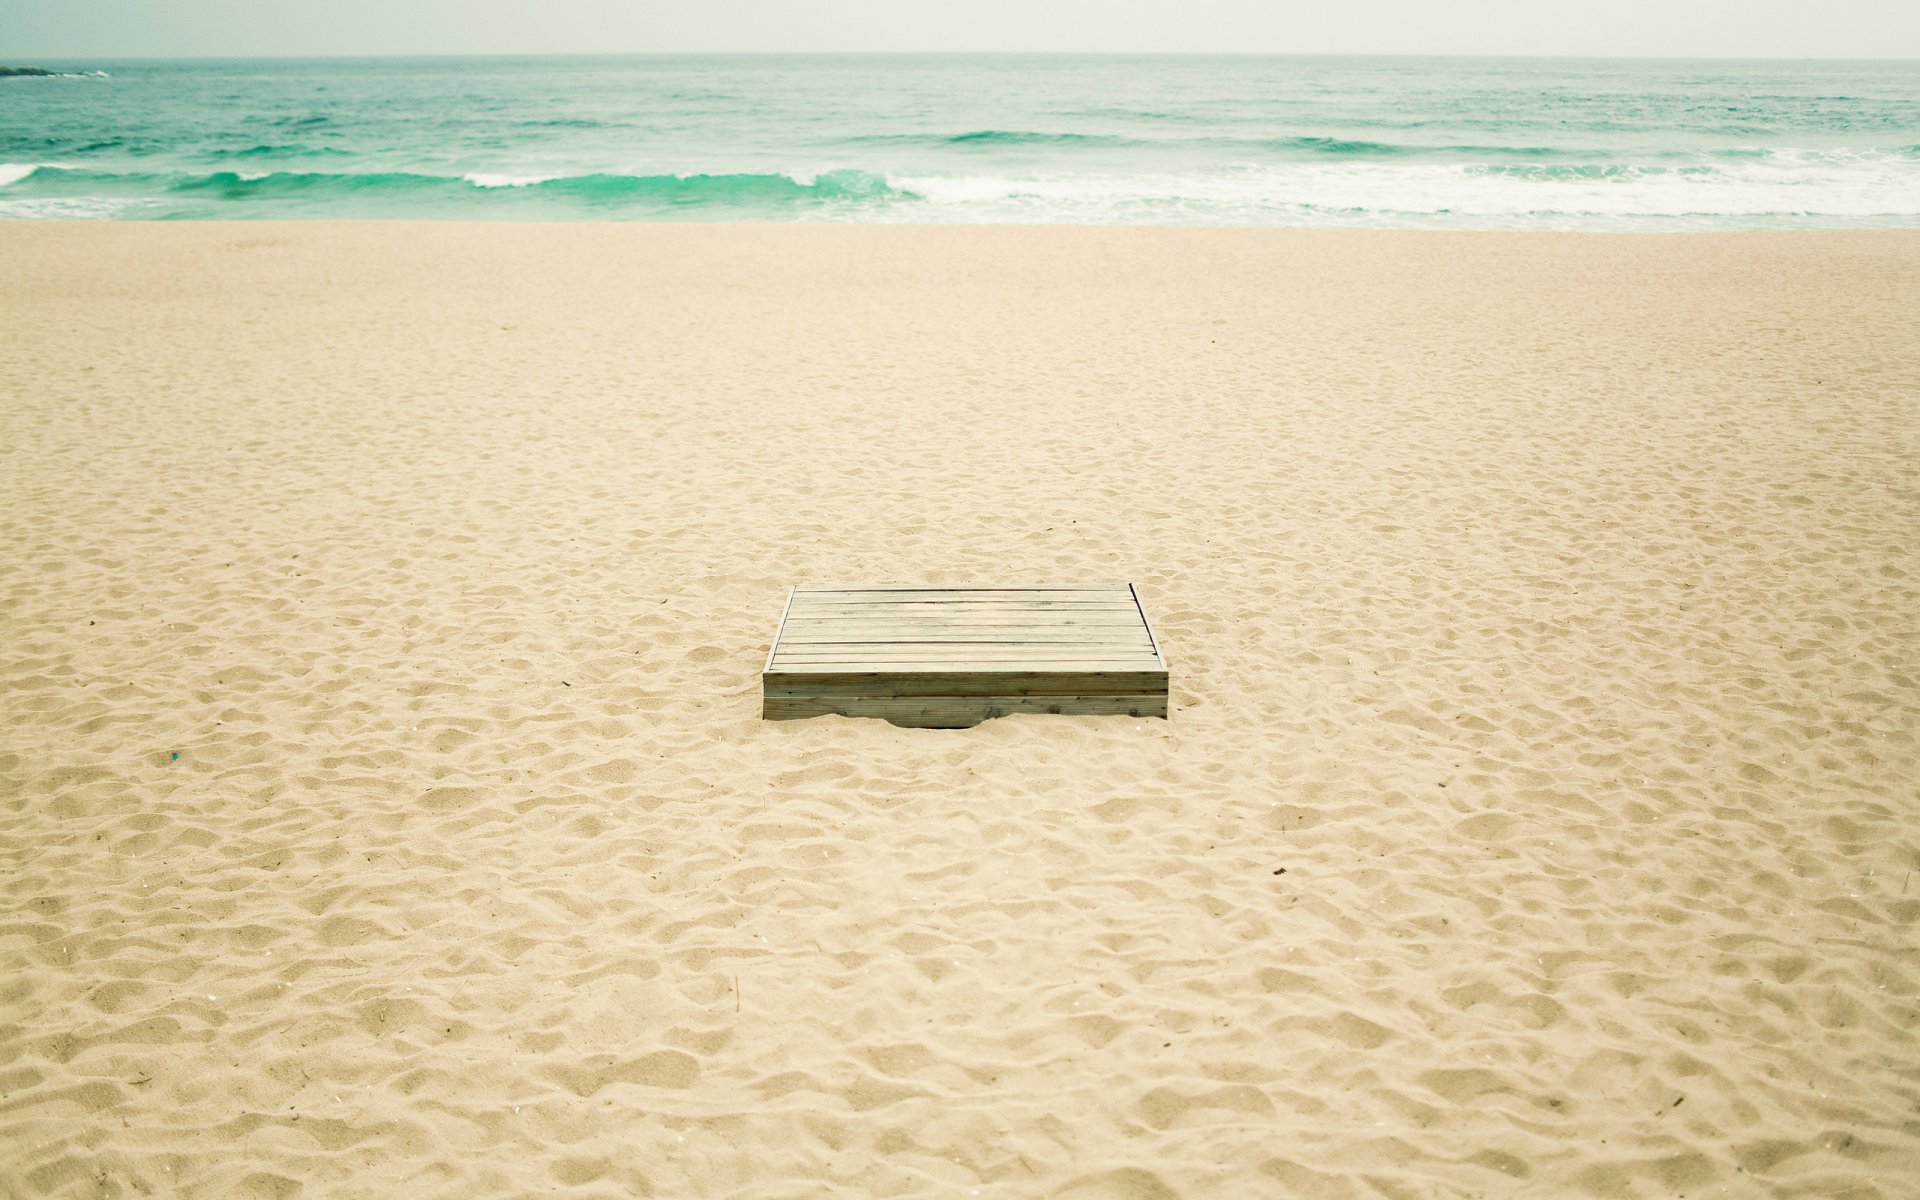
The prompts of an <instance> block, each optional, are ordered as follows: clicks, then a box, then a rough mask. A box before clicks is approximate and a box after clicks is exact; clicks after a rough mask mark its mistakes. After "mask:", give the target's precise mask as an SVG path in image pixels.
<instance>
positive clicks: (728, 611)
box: [0, 223, 1920, 1200]
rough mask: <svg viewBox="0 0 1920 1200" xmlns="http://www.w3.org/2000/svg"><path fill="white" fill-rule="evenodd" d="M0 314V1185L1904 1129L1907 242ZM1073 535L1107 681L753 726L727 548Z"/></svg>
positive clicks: (583, 273)
mask: <svg viewBox="0 0 1920 1200" xmlns="http://www.w3.org/2000/svg"><path fill="white" fill-rule="evenodd" d="M0 329H4V333H0V379H4V381H5V382H4V384H0V386H3V387H4V388H5V390H6V395H5V401H4V406H0V530H4V543H3V544H0V555H3V558H0V645H4V648H5V653H4V655H3V656H0V704H4V712H3V713H0V716H4V720H5V730H4V733H3V734H0V737H3V738H4V746H3V747H0V910H3V911H4V917H0V1194H3V1195H5V1196H9V1197H12V1196H33V1195H42V1194H51V1195H59V1196H75V1197H78V1196H96V1195H97V1196H105V1197H117V1196H138V1195H147V1194H162V1195H191V1196H275V1197H285V1196H292V1195H309V1196H313V1195H327V1196H366V1197H390V1196H402V1195H404V1196H446V1197H467V1196H495V1195H536V1194H537V1195H548V1194H561V1195H575V1196H608V1197H613V1196H621V1197H624V1196H636V1195H638V1196H645V1195H652V1196H658V1197H709V1196H715V1197H718V1196H738V1197H812V1196H847V1197H854V1196H991V1197H1041V1196H1061V1197H1069V1198H1072V1200H1119V1198H1128V1200H1167V1198H1170V1197H1184V1198H1195V1200H1197V1198H1201V1197H1223V1196H1234V1197H1241V1196H1302V1197H1316V1198H1318V1197H1330V1198H1341V1197H1368V1198H1371V1197H1425V1196H1602V1197H1616V1196H1627V1197H1640V1196H1660V1197H1665V1196H1671V1195H1682V1194H1684V1195H1687V1196H1695V1195H1724V1196H1735V1197H1745V1196H1814V1195H1817V1196H1846V1197H1885V1198H1887V1200H1895V1198H1898V1197H1906V1196H1913V1195H1915V1194H1916V1192H1915V1189H1916V1187H1917V1186H1920V1185H1916V1183H1915V1180H1916V1179H1920V998H1917V997H1916V988H1917V987H1920V949H1917V947H1920V939H1916V936H1915V919H1916V916H1920V879H1914V878H1912V876H1913V875H1914V874H1915V873H1916V869H1920V796H1917V791H1920V785H1917V784H1916V780H1920V745H1916V730H1917V729H1920V616H1917V615H1916V614H1920V549H1917V547H1920V483H1917V482H1916V481H1917V479H1920V433H1917V430H1920V236H1916V235H1912V234H1897V233H1893V234H1824V235H1822V234H1787V235H1770V234H1750V235H1743V234H1727V235H1690V236H1676V237H1662V236H1644V235H1641V236H1576V235H1551V234H1538V235H1525V234H1521V235H1510V234H1498V235H1492V234H1489V235H1478V234H1438V233H1404V234H1402V233H1379V234H1371V233H1354V232H1339V233H1336V232H1311V231H1264V232H1260V231H1205V230H1176V229H1153V230H1134V229H1111V228H1110V229H1093V228H1077V229H1070V228H1046V229H1019V228H946V229H939V228H882V227H802V226H785V227H733V228H728V227H696V226H687V227H673V226H660V225H651V226H626V227H621V226H590V225H564V226H563V225H556V226H511V225H442V224H419V225H398V224H331V223H326V224H320V223H316V224H300V225H281V224H258V225H242V224H192V225H142V224H57V223H34V224H21V223H16V224H5V225H0ZM1081 579H1091V580H1113V579H1126V580H1132V581H1134V582H1135V583H1136V584H1138V585H1139V588H1140V592H1141V595H1142V597H1143V599H1144V601H1145V603H1146V605H1147V606H1148V610H1149V611H1150V612H1151V613H1152V616H1153V620H1154V625H1155V629H1156V632H1157V633H1159V635H1160V637H1161V639H1162V641H1163V643H1164V645H1165V650H1166V655H1167V658H1168V661H1169V663H1170V665H1171V667H1172V671H1173V708H1174V711H1173V715H1172V719H1171V720H1170V721H1164V722H1163V721H1157V720H1134V719H1128V718H1098V717H1089V718H1066V717H1012V718H1006V719H1002V720H996V721H990V722H988V723H986V724H984V725H982V726H980V727H978V728H976V729H972V730H962V731H921V730H902V729H896V728H894V727H892V726H889V725H886V724H884V723H881V722H876V721H860V720H849V719H844V718H839V717H826V718H820V719H816V720H811V721H800V722H787V723H768V722H763V721H761V720H760V717H759V711H760V691H759V672H760V669H761V666H762V664H763V661H764V656H765V654H766V651H767V646H768V642H769V639H770V638H771V637H772V635H773V632H774V624H775V622H776V620H777V618H778V616H779V612H780V606H781V602H782V599H783V597H784V595H785V592H786V588H787V587H788V585H789V584H792V583H794V582H796V581H803V580H806V581H814V582H821V583H859V582H888V581H899V582H922V581H924V582H932V583H942V582H948V583H966V582H977V581H981V580H989V581H1009V582H1013V581H1024V582H1046V581H1074V580H1081ZM1282 872H1284V873H1282Z"/></svg>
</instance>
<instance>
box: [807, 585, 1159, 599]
mask: <svg viewBox="0 0 1920 1200" xmlns="http://www.w3.org/2000/svg"><path fill="white" fill-rule="evenodd" d="M1132 586H1133V585H1132V584H1128V583H990V584H981V585H969V584H945V583H876V584H861V585H860V586H859V587H820V586H818V585H814V584H799V585H797V586H795V588H794V590H795V591H796V592H799V593H800V594H801V595H807V596H811V595H820V594H826V595H834V596H844V595H865V594H869V593H882V594H886V593H895V592H972V593H980V592H1125V591H1127V590H1128V589H1129V588H1131V587H1132Z"/></svg>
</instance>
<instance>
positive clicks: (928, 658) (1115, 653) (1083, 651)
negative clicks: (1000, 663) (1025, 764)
mask: <svg viewBox="0 0 1920 1200" xmlns="http://www.w3.org/2000/svg"><path fill="white" fill-rule="evenodd" d="M836 655H845V656H849V657H853V658H860V657H865V658H884V659H889V660H902V661H915V660H917V661H920V662H932V661H934V660H936V659H967V658H975V657H978V658H980V659H981V660H982V661H986V660H988V659H1012V660H1014V661H1016V662H1017V661H1018V660H1019V659H1020V657H1021V656H1022V655H1025V656H1027V657H1028V658H1033V657H1036V656H1038V657H1044V658H1054V659H1070V658H1137V659H1141V660H1143V661H1146V662H1158V661H1159V658H1158V656H1156V655H1155V654H1154V653H1153V650H1152V649H1151V648H1149V647H1148V646H1146V645H1145V644H1144V643H1143V644H1142V645H1140V646H1137V647H1131V646H1109V645H1104V644H1101V643H1097V642H842V643H830V642H829V643H815V644H811V645H804V646H782V647H780V650H779V652H778V653H776V654H775V655H774V656H773V662H774V665H775V666H778V665H779V664H780V663H782V662H786V661H792V660H795V659H817V658H830V657H834V656H836Z"/></svg>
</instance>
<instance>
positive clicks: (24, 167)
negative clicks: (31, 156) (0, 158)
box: [0, 163, 40, 187]
mask: <svg viewBox="0 0 1920 1200" xmlns="http://www.w3.org/2000/svg"><path fill="white" fill-rule="evenodd" d="M39 169H40V165H39V164H38V163H0V187H5V186H7V185H8V184H10V183H19V182H20V181H21V180H22V179H25V178H26V177H27V176H29V175H31V174H33V173H34V172H35V171H38V170H39Z"/></svg>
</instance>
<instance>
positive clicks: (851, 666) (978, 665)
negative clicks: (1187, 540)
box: [773, 656, 1161, 675]
mask: <svg viewBox="0 0 1920 1200" xmlns="http://www.w3.org/2000/svg"><path fill="white" fill-rule="evenodd" d="M1160 669H1161V668H1160V667H1159V665H1158V661H1157V660H1155V659H1149V658H1125V659H1098V658H1035V657H1031V656H1029V657H1026V658H1004V659H987V660H982V659H978V658H955V659H945V660H941V661H939V662H928V661H926V660H925V659H918V660H913V661H906V660H888V659H878V658H873V659H867V658H863V659H856V660H851V661H850V660H847V659H819V660H813V659H808V660H790V659H783V660H781V661H779V662H777V663H775V664H774V667H773V673H774V674H775V675H779V674H782V673H796V674H797V673H801V672H806V671H818V672H823V673H837V674H862V673H865V674H875V675H903V674H904V675H911V674H915V673H919V672H927V671H960V672H981V673H987V674H998V673H1003V672H1008V671H1036V672H1048V671H1053V672H1067V671H1126V672H1132V671H1158V670H1160Z"/></svg>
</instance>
